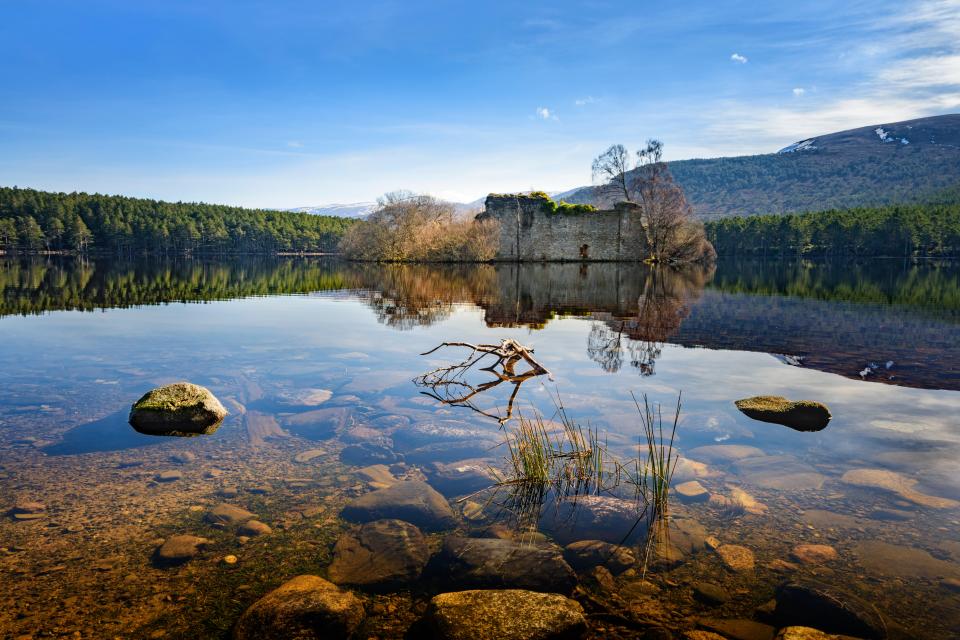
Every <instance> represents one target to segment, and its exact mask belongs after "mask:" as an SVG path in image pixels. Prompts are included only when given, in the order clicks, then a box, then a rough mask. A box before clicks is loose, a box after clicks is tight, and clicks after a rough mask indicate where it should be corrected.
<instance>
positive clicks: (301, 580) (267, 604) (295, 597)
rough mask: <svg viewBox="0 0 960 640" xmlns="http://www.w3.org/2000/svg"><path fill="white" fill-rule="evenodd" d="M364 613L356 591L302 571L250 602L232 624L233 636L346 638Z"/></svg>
mask: <svg viewBox="0 0 960 640" xmlns="http://www.w3.org/2000/svg"><path fill="white" fill-rule="evenodd" d="M363 617H364V611H363V603H362V602H361V601H360V600H359V599H358V598H357V597H356V596H355V595H353V594H352V593H350V592H349V591H342V590H341V589H339V588H338V587H337V586H336V585H335V584H333V583H331V582H328V581H326V580H324V579H323V578H320V577H318V576H311V575H303V576H297V577H296V578H293V579H292V580H289V581H287V582H285V583H283V584H282V585H280V586H279V587H277V588H276V589H274V590H273V591H271V592H270V593H268V594H267V595H265V596H264V597H262V598H260V599H259V600H257V601H256V602H254V603H253V604H252V605H250V608H249V609H247V610H246V611H245V612H244V613H243V615H242V616H240V619H239V620H238V621H237V624H236V626H235V627H234V628H233V638H234V640H260V639H261V638H295V639H296V640H329V639H330V638H347V637H349V636H350V635H351V634H353V632H354V631H356V629H357V627H358V626H360V623H361V622H362V621H363Z"/></svg>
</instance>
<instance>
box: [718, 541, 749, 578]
mask: <svg viewBox="0 0 960 640" xmlns="http://www.w3.org/2000/svg"><path fill="white" fill-rule="evenodd" d="M716 552H717V555H718V556H720V560H722V561H723V564H724V565H725V566H726V567H727V568H728V569H730V570H732V571H737V572H748V571H753V568H754V565H755V560H754V557H753V551H750V549H747V548H746V547H741V546H739V545H735V544H722V545H720V546H719V547H717V549H716Z"/></svg>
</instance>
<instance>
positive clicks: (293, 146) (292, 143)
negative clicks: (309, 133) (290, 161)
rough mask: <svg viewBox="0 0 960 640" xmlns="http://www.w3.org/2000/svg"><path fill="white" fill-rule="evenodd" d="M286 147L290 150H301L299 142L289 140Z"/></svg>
mask: <svg viewBox="0 0 960 640" xmlns="http://www.w3.org/2000/svg"><path fill="white" fill-rule="evenodd" d="M287 146H288V147H290V148H291V149H302V148H303V143H302V142H300V141H299V140H290V141H288V142H287Z"/></svg>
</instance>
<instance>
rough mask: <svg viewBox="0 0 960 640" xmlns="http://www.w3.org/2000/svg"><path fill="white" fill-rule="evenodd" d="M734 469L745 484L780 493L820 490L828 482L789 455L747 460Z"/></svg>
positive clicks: (736, 465)
mask: <svg viewBox="0 0 960 640" xmlns="http://www.w3.org/2000/svg"><path fill="white" fill-rule="evenodd" d="M733 467H734V469H735V470H736V472H737V475H738V476H740V477H741V478H742V479H743V481H744V482H746V483H749V484H752V485H754V486H757V487H763V488H764V489H777V490H778V491H795V490H802V489H820V488H822V487H823V483H824V482H826V480H827V478H826V476H824V475H823V474H821V473H820V472H818V471H817V470H816V469H814V468H813V467H811V466H810V465H808V464H805V463H803V462H801V461H800V460H798V459H797V458H795V457H794V456H788V455H780V456H761V457H755V458H745V459H743V460H738V461H737V462H735V463H734V465H733Z"/></svg>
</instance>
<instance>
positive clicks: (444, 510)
mask: <svg viewBox="0 0 960 640" xmlns="http://www.w3.org/2000/svg"><path fill="white" fill-rule="evenodd" d="M340 515H341V516H343V518H344V519H346V520H350V521H352V522H371V521H373V520H405V521H406V522H409V523H411V524H414V525H416V526H418V527H420V528H421V529H423V530H425V531H441V530H443V529H452V528H453V527H454V526H456V523H457V520H456V517H455V516H454V513H453V509H451V508H450V504H449V503H448V502H447V500H446V498H444V497H443V496H442V495H440V494H439V493H437V492H436V490H434V489H433V487H431V486H430V485H428V484H427V483H426V482H421V481H419V480H408V481H405V482H398V483H396V484H395V485H392V486H390V487H386V488H384V489H377V490H376V491H371V492H370V493H366V494H364V495H362V496H360V497H359V498H356V499H354V500H353V501H352V502H350V503H349V504H347V506H345V507H344V508H343V511H342V512H341V514H340Z"/></svg>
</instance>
